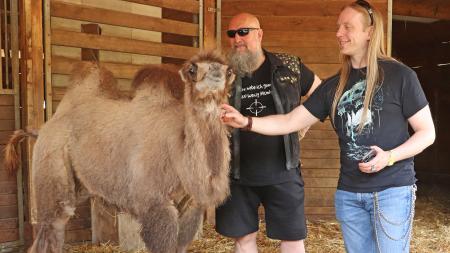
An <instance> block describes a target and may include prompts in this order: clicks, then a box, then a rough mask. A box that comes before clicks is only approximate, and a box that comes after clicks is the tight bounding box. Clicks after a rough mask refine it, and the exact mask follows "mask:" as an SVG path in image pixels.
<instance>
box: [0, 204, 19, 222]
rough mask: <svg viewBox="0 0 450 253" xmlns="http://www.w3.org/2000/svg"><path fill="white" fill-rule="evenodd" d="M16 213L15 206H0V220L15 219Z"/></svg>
mask: <svg viewBox="0 0 450 253" xmlns="http://www.w3.org/2000/svg"><path fill="white" fill-rule="evenodd" d="M17 211H18V209H17V205H13V206H0V219H8V218H16V217H17Z"/></svg>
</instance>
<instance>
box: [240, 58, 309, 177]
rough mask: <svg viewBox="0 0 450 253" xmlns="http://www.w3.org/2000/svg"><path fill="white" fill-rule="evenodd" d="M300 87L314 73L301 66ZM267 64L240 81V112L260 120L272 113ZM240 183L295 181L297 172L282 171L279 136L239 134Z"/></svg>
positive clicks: (281, 142) (273, 111) (281, 152)
mask: <svg viewBox="0 0 450 253" xmlns="http://www.w3.org/2000/svg"><path fill="white" fill-rule="evenodd" d="M302 67H303V68H302V71H303V72H302V80H301V85H302V82H303V83H304V84H303V85H304V86H302V87H305V88H307V90H309V88H310V87H311V85H312V82H313V81H314V74H313V73H312V72H311V71H310V70H309V69H307V68H306V67H304V66H302ZM271 75H272V73H271V65H270V61H269V60H268V58H267V57H266V60H265V61H264V63H263V64H262V65H261V66H260V67H259V68H258V69H257V70H256V71H255V72H254V73H253V75H252V76H251V77H244V78H242V94H241V113H242V114H243V115H245V116H248V115H249V116H253V117H263V116H267V115H272V114H276V111H275V104H274V100H273V97H272V83H271V79H272V78H271ZM240 166H241V167H240V168H241V171H240V180H239V183H242V184H246V185H254V186H257V185H258V186H260V185H270V184H276V183H282V182H287V181H294V180H299V178H300V177H299V171H298V170H296V169H292V170H287V169H286V156H285V150H284V142H283V137H282V136H266V135H260V134H257V133H254V132H245V131H241V133H240Z"/></svg>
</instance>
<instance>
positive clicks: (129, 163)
mask: <svg viewBox="0 0 450 253" xmlns="http://www.w3.org/2000/svg"><path fill="white" fill-rule="evenodd" d="M233 79H234V75H233V73H232V72H231V71H230V69H229V68H228V66H227V65H226V64H225V62H224V60H223V59H222V58H221V57H220V56H219V55H218V54H216V53H203V54H199V55H197V56H194V57H193V58H192V59H191V60H189V61H187V62H186V63H185V64H184V66H183V67H182V69H181V70H180V71H178V68H176V67H174V66H168V65H157V66H149V67H146V68H143V69H142V70H140V71H139V72H138V73H137V74H136V76H135V79H134V81H133V87H134V91H133V94H132V95H131V96H130V97H121V96H120V95H118V91H117V86H116V84H115V83H114V78H113V76H112V74H111V73H110V72H108V71H107V70H105V69H103V68H101V67H98V66H96V65H94V64H91V65H82V66H81V67H80V68H79V69H78V70H77V73H75V74H74V76H73V79H72V83H71V87H70V89H69V90H68V91H67V93H66V95H65V96H64V98H63V100H62V101H61V103H60V105H59V107H58V110H57V111H56V113H55V114H54V116H53V117H52V118H51V119H50V120H49V121H48V122H47V123H46V124H45V125H44V126H43V127H42V128H41V129H40V130H39V137H38V139H37V142H36V144H35V146H34V151H33V161H32V165H33V168H32V177H33V189H32V197H33V199H34V200H35V207H36V208H35V211H36V212H35V213H34V216H35V218H36V221H37V226H38V229H39V230H38V231H39V232H38V235H37V237H36V240H35V242H34V243H33V245H32V247H31V248H30V251H29V252H36V253H44V252H45V253H47V252H52V253H53V252H55V253H56V252H58V253H60V252H62V249H63V244H64V229H65V224H66V223H67V221H68V220H69V219H70V217H71V216H73V215H74V210H75V205H76V203H78V202H80V201H84V200H85V199H86V198H87V197H88V196H96V197H100V198H102V199H103V200H105V201H106V202H108V203H110V204H112V205H115V206H116V207H117V208H119V209H120V210H123V211H125V212H128V213H130V214H131V215H132V216H133V217H134V218H135V219H136V220H137V221H138V222H140V223H141V225H142V231H141V237H142V239H143V241H144V242H145V245H146V247H147V248H148V249H149V250H150V251H151V252H153V253H167V252H170V253H172V252H185V250H186V248H187V246H188V244H189V243H190V242H191V241H192V239H193V237H194V235H195V232H196V231H197V230H198V228H199V224H200V221H201V217H202V214H203V212H204V210H205V209H206V207H208V206H216V205H218V204H220V203H221V202H222V201H223V200H224V199H225V198H226V197H227V195H228V194H229V188H228V183H229V182H228V172H229V159H230V154H229V142H228V138H227V129H226V127H225V126H224V125H222V124H221V122H220V120H219V117H220V108H219V105H220V104H222V103H225V102H226V101H227V94H228V88H229V86H230V85H231V83H232V81H233ZM26 135H27V133H26V132H25V131H19V132H17V133H16V134H15V136H13V137H12V139H11V140H12V142H11V143H10V144H9V145H8V150H9V152H8V151H7V154H6V158H5V159H6V160H7V162H9V166H10V167H11V168H13V167H14V164H15V163H14V161H11V159H12V158H14V157H13V156H12V155H13V153H14V149H13V146H14V144H17V142H18V141H20V140H21V138H24V137H25V136H26ZM86 193H87V194H86Z"/></svg>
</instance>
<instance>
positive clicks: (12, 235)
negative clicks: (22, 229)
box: [0, 229, 19, 243]
mask: <svg viewBox="0 0 450 253" xmlns="http://www.w3.org/2000/svg"><path fill="white" fill-rule="evenodd" d="M18 239H19V230H18V229H7V230H0V243H2V242H12V241H17V240H18Z"/></svg>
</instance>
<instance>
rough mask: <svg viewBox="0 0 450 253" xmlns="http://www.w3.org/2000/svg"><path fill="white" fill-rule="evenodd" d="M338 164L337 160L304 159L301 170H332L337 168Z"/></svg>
mask: <svg viewBox="0 0 450 253" xmlns="http://www.w3.org/2000/svg"><path fill="white" fill-rule="evenodd" d="M339 167H340V162H339V159H326V158H321V159H311V158H305V159H302V168H324V169H333V168H339Z"/></svg>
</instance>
